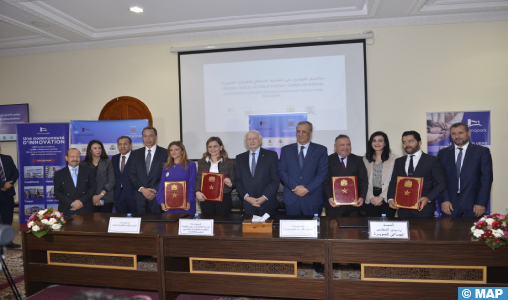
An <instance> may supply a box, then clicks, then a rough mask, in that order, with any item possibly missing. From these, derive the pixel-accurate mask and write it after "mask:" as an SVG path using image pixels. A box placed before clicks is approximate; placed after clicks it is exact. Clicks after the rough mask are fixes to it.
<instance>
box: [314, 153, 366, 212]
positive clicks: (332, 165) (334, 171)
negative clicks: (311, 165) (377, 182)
mask: <svg viewBox="0 0 508 300" xmlns="http://www.w3.org/2000/svg"><path fill="white" fill-rule="evenodd" d="M333 176H356V179H357V180H358V197H359V198H362V199H364V200H365V197H366V196H367V188H368V187H369V177H368V175H367V168H366V167H365V163H364V162H363V157H362V156H357V155H354V154H352V153H351V154H349V156H348V157H347V165H346V173H345V174H344V169H342V163H341V162H340V158H339V156H338V155H337V153H333V154H330V155H329V156H328V175H327V176H326V180H325V181H324V182H323V192H324V194H325V197H326V200H325V206H326V207H327V208H328V209H339V208H340V207H331V206H330V203H329V202H328V199H330V198H333V186H332V177H333Z"/></svg>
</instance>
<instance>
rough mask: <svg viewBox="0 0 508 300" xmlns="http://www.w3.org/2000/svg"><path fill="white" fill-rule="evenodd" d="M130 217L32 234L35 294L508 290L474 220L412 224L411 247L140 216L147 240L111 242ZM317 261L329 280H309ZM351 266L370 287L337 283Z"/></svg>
mask: <svg viewBox="0 0 508 300" xmlns="http://www.w3.org/2000/svg"><path fill="white" fill-rule="evenodd" d="M123 216H125V215H123V214H102V213H83V214H79V215H75V216H71V219H70V220H69V221H68V223H67V224H66V225H65V227H64V228H62V230H60V231H53V232H51V233H49V234H47V235H45V236H44V237H42V238H37V237H35V236H34V235H32V234H31V233H27V232H26V230H25V231H23V233H22V235H23V236H22V239H23V257H24V261H23V263H24V271H25V286H26V295H27V296H29V295H32V294H34V293H36V292H38V291H40V290H42V289H44V288H45V287H47V286H49V285H51V284H67V285H83V286H96V287H110V288H119V289H132V290H148V291H156V292H158V293H159V296H160V297H159V298H160V299H175V298H176V297H178V295H179V294H181V293H186V294H216V295H231V296H248V297H267V298H269V297H275V298H285V299H287V298H297V299H356V298H367V299H385V298H386V299H388V298H390V299H401V298H408V297H415V296H417V297H426V298H428V299H452V298H453V299H456V297H457V287H466V286H485V287H493V286H503V287H507V286H508V276H506V274H508V273H507V270H508V247H501V248H498V249H496V250H491V249H490V248H489V247H488V246H487V245H485V243H484V242H479V241H474V240H473V239H472V238H471V236H470V235H469V234H468V229H469V228H470V227H471V226H472V224H473V221H474V220H473V219H449V218H443V219H408V220H407V221H409V235H410V236H409V239H408V240H384V239H383V240H380V239H370V238H369V234H368V233H366V232H367V231H368V228H366V227H345V225H343V224H347V223H348V222H349V221H351V220H356V221H359V222H360V223H365V222H366V221H367V220H365V219H362V218H336V217H321V230H320V233H319V236H318V237H317V238H285V237H279V228H278V227H279V225H278V222H279V217H277V218H275V220H274V224H273V226H272V232H269V233H250V232H243V231H242V224H241V222H242V221H243V219H246V218H247V216H243V215H231V216H202V218H203V219H212V218H213V219H214V235H213V236H190V235H179V234H178V228H179V221H178V220H179V219H181V218H191V217H190V216H188V215H183V214H143V215H139V217H141V218H142V222H141V230H140V233H139V234H120V233H108V224H109V218H110V217H123ZM280 218H283V219H284V218H286V219H294V217H293V218H291V217H287V216H284V217H280ZM309 218H311V217H309ZM396 220H400V219H396ZM145 258H149V259H148V261H149V263H148V264H145V263H144V262H143V259H145ZM150 258H151V259H150ZM314 262H319V263H322V264H323V265H324V269H325V271H324V273H323V274H322V275H321V276H302V275H301V273H302V271H301V268H302V265H305V264H307V265H308V264H309V263H314ZM311 265H312V264H311ZM146 266H150V267H146ZM344 266H346V267H348V266H350V267H351V268H352V269H355V270H356V269H358V268H361V270H358V273H359V274H360V273H361V278H348V279H344V278H340V277H338V276H336V274H337V272H338V271H337V268H342V267H344Z"/></svg>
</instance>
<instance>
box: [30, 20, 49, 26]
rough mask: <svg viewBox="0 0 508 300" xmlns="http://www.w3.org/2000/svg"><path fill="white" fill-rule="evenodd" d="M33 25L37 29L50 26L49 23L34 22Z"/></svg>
mask: <svg viewBox="0 0 508 300" xmlns="http://www.w3.org/2000/svg"><path fill="white" fill-rule="evenodd" d="M32 24H33V25H34V26H37V27H49V24H48V23H44V22H36V21H35V22H32Z"/></svg>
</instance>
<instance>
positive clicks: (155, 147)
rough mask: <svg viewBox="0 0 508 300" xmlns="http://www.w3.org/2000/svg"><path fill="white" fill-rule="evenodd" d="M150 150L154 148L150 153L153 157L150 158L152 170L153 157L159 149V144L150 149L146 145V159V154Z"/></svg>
mask: <svg viewBox="0 0 508 300" xmlns="http://www.w3.org/2000/svg"><path fill="white" fill-rule="evenodd" d="M148 150H152V151H150V154H151V155H152V157H151V159H150V170H151V169H152V162H153V157H154V156H155V151H156V150H157V145H153V147H152V148H150V149H148V147H146V146H145V161H146V156H147V155H148Z"/></svg>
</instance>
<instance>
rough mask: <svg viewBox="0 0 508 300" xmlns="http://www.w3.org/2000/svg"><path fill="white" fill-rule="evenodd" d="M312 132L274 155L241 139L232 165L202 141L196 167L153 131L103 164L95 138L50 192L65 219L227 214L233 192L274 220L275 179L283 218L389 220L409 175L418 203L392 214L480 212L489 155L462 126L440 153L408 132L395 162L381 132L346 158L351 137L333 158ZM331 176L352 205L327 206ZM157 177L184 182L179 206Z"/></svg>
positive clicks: (301, 133) (299, 132)
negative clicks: (210, 195) (345, 179)
mask: <svg viewBox="0 0 508 300" xmlns="http://www.w3.org/2000/svg"><path fill="white" fill-rule="evenodd" d="M312 132H313V128H312V123H310V122H307V121H303V122H300V123H299V124H298V125H297V127H296V137H297V143H294V144H291V145H287V146H284V147H283V148H282V149H281V154H280V159H279V158H278V155H277V153H276V152H274V151H270V150H267V149H263V148H262V147H261V144H262V136H261V134H260V133H259V132H257V131H249V132H248V133H247V134H246V136H245V143H246V145H247V147H248V148H249V150H248V151H246V152H244V153H241V154H239V155H238V156H237V157H236V159H231V158H229V157H228V153H227V151H226V149H225V147H224V145H223V143H222V141H221V139H220V138H219V137H211V138H209V139H208V140H207V142H206V151H205V152H204V153H203V157H202V158H201V159H199V160H198V162H197V166H196V163H195V162H193V161H191V160H189V159H188V157H187V151H186V149H185V146H184V144H183V143H182V142H180V141H174V142H171V143H170V144H169V146H168V149H166V148H163V147H160V146H158V145H157V130H156V129H155V128H154V127H151V126H149V127H146V128H144V129H143V132H142V137H143V143H144V145H145V147H143V148H140V149H137V150H134V151H132V140H131V139H130V138H129V137H127V136H122V137H120V138H118V141H117V142H118V149H119V151H120V153H119V154H117V155H115V156H113V158H112V159H111V160H109V159H108V157H107V155H106V152H105V150H104V146H103V145H102V143H101V142H100V141H97V140H93V141H91V142H90V143H89V144H88V147H87V154H86V157H85V160H84V161H82V162H80V159H79V158H80V153H79V151H78V150H77V149H69V151H68V152H67V155H66V160H67V161H68V163H69V166H68V167H67V168H64V169H62V170H60V171H58V172H56V174H55V181H54V182H55V196H56V198H57V199H59V210H60V211H62V212H63V213H64V214H66V215H69V214H74V213H79V212H85V211H96V212H111V211H112V209H113V205H114V207H115V209H116V211H117V212H119V213H145V212H146V213H162V212H165V213H188V214H194V213H195V212H196V200H197V201H200V206H201V211H202V213H203V214H229V213H231V208H232V197H231V192H232V191H233V189H235V188H236V190H237V192H238V196H239V197H240V199H242V200H243V203H244V208H245V212H246V213H247V214H256V215H263V214H264V213H268V214H270V215H274V214H276V210H277V207H278V201H277V190H278V188H279V184H280V183H281V182H282V183H283V185H284V190H283V202H284V204H285V207H286V214H287V215H313V214H318V215H321V213H322V210H323V207H324V208H325V210H326V215H328V216H361V215H363V214H365V215H366V216H368V217H376V216H381V214H386V215H387V216H388V217H393V216H395V213H396V211H397V207H396V205H395V202H394V197H395V189H396V181H397V177H398V176H413V177H423V178H424V185H423V193H422V197H421V198H420V199H419V200H418V201H419V202H421V209H420V210H419V211H418V210H409V209H398V216H399V217H432V216H434V211H435V209H436V204H435V201H436V199H437V197H440V200H441V207H442V210H443V212H444V213H445V214H447V215H450V216H452V217H461V216H465V217H479V216H481V215H483V214H484V213H485V209H486V206H487V203H488V200H489V197H490V189H491V185H492V181H493V177H492V158H491V155H490V151H489V149H487V148H485V147H482V146H478V145H475V144H473V143H470V141H469V136H470V135H471V132H470V131H469V128H468V126H467V124H464V123H456V124H453V125H452V126H451V129H450V135H451V137H452V140H453V142H454V144H453V145H452V146H450V147H448V148H445V149H442V150H440V152H439V155H438V156H437V157H435V156H432V155H428V154H426V153H423V152H422V151H421V149H420V147H421V144H422V141H421V137H420V134H418V132H416V131H406V132H404V133H403V134H402V145H403V147H404V150H405V151H406V153H407V154H408V155H406V156H403V157H397V155H395V154H393V153H392V152H391V150H390V143H389V140H388V136H387V135H386V134H385V133H384V132H381V131H377V132H374V133H373V134H372V135H371V136H370V139H369V141H368V143H367V153H366V154H365V156H364V157H361V156H357V155H355V154H352V153H351V140H350V138H349V137H348V136H347V135H344V134H341V135H339V136H338V137H337V138H336V139H335V144H334V148H335V153H333V154H331V155H328V153H327V149H326V147H325V146H322V145H319V144H315V143H312V142H310V140H311V136H312ZM203 172H212V173H223V174H225V180H224V187H223V188H224V197H223V201H222V202H217V201H207V199H206V196H205V195H204V194H203V193H202V192H201V178H202V173H203ZM334 176H356V177H357V183H358V197H359V199H358V202H357V204H356V205H337V204H335V202H334V200H333V186H332V181H331V178H332V177H334ZM166 181H186V186H187V191H186V193H187V207H185V208H183V209H169V208H167V207H166V206H165V204H164V203H165V199H164V196H165V195H164V194H165V193H164V183H165V182H166ZM362 209H363V211H364V213H362V212H361V210H362Z"/></svg>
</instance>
